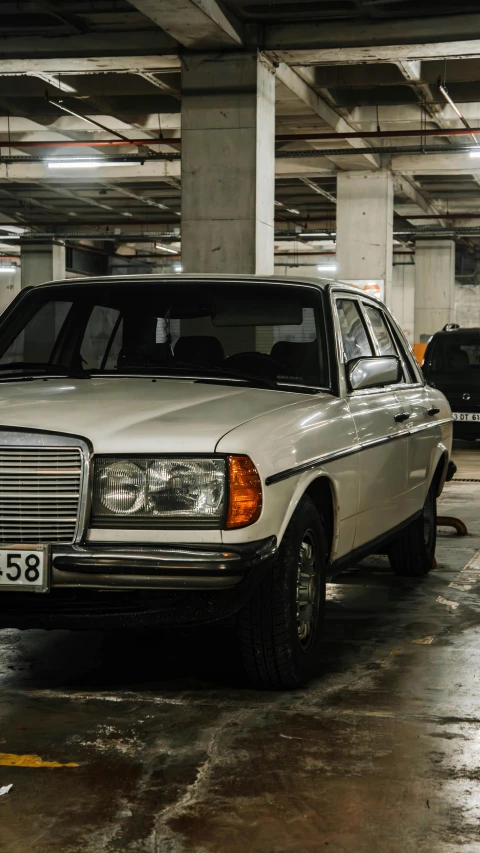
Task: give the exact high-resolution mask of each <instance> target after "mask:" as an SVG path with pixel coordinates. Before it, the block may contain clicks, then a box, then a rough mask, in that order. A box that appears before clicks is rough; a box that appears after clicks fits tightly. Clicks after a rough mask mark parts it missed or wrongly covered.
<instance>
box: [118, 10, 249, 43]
mask: <svg viewBox="0 0 480 853" xmlns="http://www.w3.org/2000/svg"><path fill="white" fill-rule="evenodd" d="M130 3H131V5H132V6H135V8H136V9H138V11H139V12H141V13H142V15H145V17H147V18H149V19H150V20H151V21H153V22H154V23H155V24H157V26H159V27H161V28H162V30H164V31H165V32H167V33H168V34H169V35H170V36H172V37H173V38H174V39H176V40H177V41H178V42H180V44H182V45H183V46H184V47H188V48H189V49H190V50H208V49H212V50H215V49H217V48H227V49H228V48H235V47H241V45H242V43H243V34H242V25H241V23H240V22H239V21H237V20H235V19H234V17H233V15H230V14H227V13H226V12H225V11H224V10H223V9H222V7H221V6H220V3H218V2H217V0H130Z"/></svg>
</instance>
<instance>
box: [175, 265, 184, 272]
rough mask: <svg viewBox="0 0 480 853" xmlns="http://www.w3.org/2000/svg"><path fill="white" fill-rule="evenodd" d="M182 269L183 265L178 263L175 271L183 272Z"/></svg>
mask: <svg viewBox="0 0 480 853" xmlns="http://www.w3.org/2000/svg"><path fill="white" fill-rule="evenodd" d="M182 269H183V267H181V266H180V265H179V264H177V265H176V266H174V268H173V271H174V272H182Z"/></svg>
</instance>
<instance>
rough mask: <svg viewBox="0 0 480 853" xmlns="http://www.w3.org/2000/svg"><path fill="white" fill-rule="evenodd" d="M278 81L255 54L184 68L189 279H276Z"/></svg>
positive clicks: (196, 57)
mask: <svg viewBox="0 0 480 853" xmlns="http://www.w3.org/2000/svg"><path fill="white" fill-rule="evenodd" d="M274 191H275V77H274V73H273V68H272V66H271V65H270V64H269V63H268V61H267V60H266V59H265V58H264V57H263V56H262V55H258V54H257V53H256V52H255V53H236V54H233V53H224V54H221V53H216V54H189V55H188V56H184V57H183V66H182V267H183V271H184V272H207V273H226V272H228V273H262V274H265V275H268V274H271V273H273V248H274Z"/></svg>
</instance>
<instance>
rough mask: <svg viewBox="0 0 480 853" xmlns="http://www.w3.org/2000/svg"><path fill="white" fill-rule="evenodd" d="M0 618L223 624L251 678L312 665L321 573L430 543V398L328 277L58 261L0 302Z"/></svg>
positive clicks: (445, 411) (445, 425) (274, 678)
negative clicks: (83, 268) (55, 276)
mask: <svg viewBox="0 0 480 853" xmlns="http://www.w3.org/2000/svg"><path fill="white" fill-rule="evenodd" d="M0 412H1V415H0V626H8V627H18V628H28V627H42V628H49V627H51V628H58V627H62V628H82V627H85V628H89V629H92V628H96V627H101V628H109V627H114V626H117V627H118V626H119V625H120V626H125V627H127V626H129V625H134V626H135V625H137V626H138V625H142V626H144V625H149V626H152V625H153V626H155V625H159V624H171V625H178V624H184V625H185V624H190V625H195V624H200V623H206V622H214V621H219V620H220V621H221V620H228V621H230V622H232V621H233V622H234V623H235V625H236V627H237V636H238V641H239V646H240V649H241V653H242V656H243V661H244V664H245V668H246V671H247V673H248V675H249V677H250V679H251V681H252V682H253V683H254V684H256V685H257V686H261V687H267V688H289V687H295V686H298V685H300V684H302V683H304V682H305V681H306V680H307V679H308V678H310V677H311V676H312V675H314V674H315V673H316V672H318V670H319V659H320V649H321V643H322V623H323V613H324V601H325V581H326V579H327V578H328V577H331V576H332V575H334V574H335V573H336V572H338V571H339V570H341V569H342V568H343V567H345V566H348V565H351V564H353V563H355V562H356V561H358V560H360V559H361V558H363V557H365V556H366V555H368V554H371V553H378V552H380V553H384V554H385V553H388V555H389V558H390V562H391V565H392V568H393V571H394V572H396V573H398V574H404V575H413V576H420V575H423V574H425V573H426V572H428V570H429V569H430V568H431V567H432V565H433V563H434V554H435V538H436V499H437V496H438V495H439V494H440V492H441V491H442V488H443V485H444V482H445V480H446V478H447V476H448V475H449V471H450V470H451V463H450V452H451V441H452V415H451V411H450V408H449V405H448V403H447V401H446V399H445V397H444V396H443V394H441V393H440V392H439V391H437V390H435V389H434V388H430V387H428V386H427V385H426V384H425V382H424V379H423V377H422V374H421V372H420V370H419V368H418V365H417V363H416V362H415V359H414V358H413V356H412V353H411V351H410V348H409V346H408V344H407V342H406V340H405V338H404V336H403V334H402V332H401V331H400V329H399V328H398V326H397V325H396V323H395V321H394V320H393V318H392V316H391V315H390V314H389V312H388V311H387V309H386V308H385V307H384V306H383V305H382V304H381V303H380V302H378V301H377V300H375V299H374V298H369V297H368V296H365V295H363V293H361V292H360V291H358V290H355V289H353V288H349V287H347V286H346V285H341V284H338V283H334V282H323V281H319V280H298V279H294V280H288V279H280V278H269V277H263V278H262V277H258V276H257V277H254V276H251V277H248V276H187V275H185V276H174V277H168V276H163V277H162V276H150V277H145V276H144V277H126V278H101V279H81V280H70V281H68V282H58V283H53V284H47V285H42V286H40V287H36V288H30V289H27V290H25V291H23V292H22V293H21V294H20V296H19V297H17V299H16V300H15V301H14V303H12V305H11V306H10V308H9V309H7V311H6V312H5V313H4V314H3V315H2V317H1V318H0Z"/></svg>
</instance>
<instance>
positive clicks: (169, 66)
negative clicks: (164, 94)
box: [0, 33, 180, 77]
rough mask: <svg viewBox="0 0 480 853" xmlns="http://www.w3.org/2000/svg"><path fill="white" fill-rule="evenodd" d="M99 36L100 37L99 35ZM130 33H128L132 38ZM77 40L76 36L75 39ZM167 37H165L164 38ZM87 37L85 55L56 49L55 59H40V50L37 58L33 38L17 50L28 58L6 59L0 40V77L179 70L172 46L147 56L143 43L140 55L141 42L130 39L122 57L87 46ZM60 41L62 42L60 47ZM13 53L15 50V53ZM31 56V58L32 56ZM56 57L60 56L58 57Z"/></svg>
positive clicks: (4, 49)
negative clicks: (74, 54)
mask: <svg viewBox="0 0 480 853" xmlns="http://www.w3.org/2000/svg"><path fill="white" fill-rule="evenodd" d="M99 35H103V34H99ZM133 36H134V33H132V37H133ZM79 38H80V37H79ZM166 38H168V36H166ZM89 39H91V36H88V37H86V38H85V46H84V47H83V52H84V53H85V54H87V55H86V56H85V55H84V56H69V55H68V51H63V50H61V49H60V46H58V47H57V52H56V55H55V56H48V55H47V56H44V55H42V52H41V51H40V52H39V54H38V55H36V56H35V55H34V50H33V45H34V44H35V41H36V40H35V39H34V38H30V39H22V40H21V41H22V42H25V44H24V45H23V47H22V48H21V49H19V50H18V53H19V54H20V56H21V53H22V51H23V52H24V54H25V55H26V56H28V59H26V58H18V57H15V56H13V57H12V56H10V55H9V54H10V51H7V49H6V44H7V43H8V41H9V40H8V39H3V40H2V41H1V42H0V76H2V77H3V76H12V77H17V76H18V77H21V76H23V75H24V74H35V73H40V74H62V76H67V75H68V74H136V73H138V72H140V71H149V72H151V73H155V72H161V71H176V70H178V69H179V68H180V57H179V56H178V54H177V52H176V46H174V47H172V45H171V44H170V46H169V48H168V49H166V50H165V52H164V53H162V44H161V42H160V44H159V45H158V47H157V50H156V52H155V53H153V50H152V53H151V55H150V54H149V52H148V47H149V46H148V44H145V45H144V47H143V51H144V52H142V44H141V41H140V42H138V40H137V39H134V38H133V39H132V42H131V45H130V53H129V52H128V47H127V46H126V45H124V46H123V54H122V55H114V54H113V52H112V55H111V56H109V55H108V46H107V49H106V46H105V45H102V43H101V41H99V42H98V44H95V45H94V44H90V46H89ZM47 41H48V46H49V48H50V50H52V39H48V40H47ZM63 46H64V42H63V41H62V47H63ZM16 52H17V51H16ZM121 52H122V47H121V46H120V47H119V48H118V53H121ZM32 54H33V55H32ZM59 54H60V55H59Z"/></svg>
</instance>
